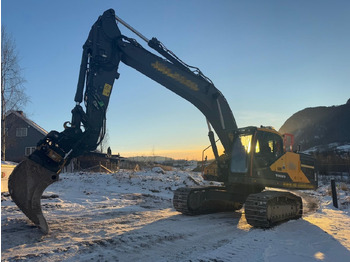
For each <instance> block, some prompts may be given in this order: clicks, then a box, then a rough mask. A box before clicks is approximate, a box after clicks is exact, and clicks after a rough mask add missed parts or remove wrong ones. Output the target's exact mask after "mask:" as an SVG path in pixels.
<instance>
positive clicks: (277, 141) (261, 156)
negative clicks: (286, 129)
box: [255, 131, 283, 167]
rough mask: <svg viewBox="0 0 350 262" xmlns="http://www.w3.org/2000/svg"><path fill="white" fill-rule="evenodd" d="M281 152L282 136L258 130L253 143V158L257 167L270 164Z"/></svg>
mask: <svg viewBox="0 0 350 262" xmlns="http://www.w3.org/2000/svg"><path fill="white" fill-rule="evenodd" d="M282 154H283V140H282V137H281V136H279V135H277V134H275V133H271V132H266V131H258V133H257V136H256V143H255V160H256V162H257V163H256V164H257V166H258V167H266V166H269V165H271V164H272V163H273V162H274V161H276V160H277V159H278V158H279V157H281V156H282Z"/></svg>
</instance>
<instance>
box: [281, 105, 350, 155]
mask: <svg viewBox="0 0 350 262" xmlns="http://www.w3.org/2000/svg"><path fill="white" fill-rule="evenodd" d="M279 132H281V133H282V134H283V133H291V134H293V135H294V138H295V140H294V147H295V148H294V149H296V147H297V146H298V145H301V149H302V150H307V149H309V148H311V147H315V146H321V145H328V144H331V143H338V144H339V145H343V144H349V143H350V99H349V100H348V101H347V103H346V104H344V105H340V106H330V107H325V106H320V107H313V108H306V109H304V110H301V111H299V112H297V113H295V114H294V115H292V116H291V117H290V118H289V119H288V120H287V121H286V122H285V123H284V124H283V125H282V127H281V128H280V130H279Z"/></svg>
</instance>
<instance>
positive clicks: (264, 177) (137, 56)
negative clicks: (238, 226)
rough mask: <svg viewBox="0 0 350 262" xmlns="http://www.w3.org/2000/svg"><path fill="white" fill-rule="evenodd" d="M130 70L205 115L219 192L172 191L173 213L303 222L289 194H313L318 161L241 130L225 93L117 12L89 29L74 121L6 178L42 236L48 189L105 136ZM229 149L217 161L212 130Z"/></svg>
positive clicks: (272, 134)
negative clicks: (118, 86)
mask: <svg viewBox="0 0 350 262" xmlns="http://www.w3.org/2000/svg"><path fill="white" fill-rule="evenodd" d="M118 22H119V23H120V24H123V25H124V26H126V27H127V28H128V29H130V30H131V31H133V32H134V33H136V34H137V35H138V36H139V37H140V38H141V39H143V40H145V41H146V42H147V44H148V46H149V47H151V48H152V49H153V50H155V51H156V52H157V53H158V55H155V54H153V53H152V52H150V51H148V50H146V49H145V48H143V47H142V46H141V45H140V44H139V43H138V42H137V41H136V40H135V39H132V38H129V37H126V36H125V35H122V34H121V31H120V30H119V27H118V24H119V23H118ZM120 62H122V63H123V64H125V65H127V66H130V67H132V68H134V69H136V70H137V71H139V72H140V73H142V74H144V75H145V76H147V77H149V78H151V79H153V80H154V81H156V82H158V83H159V84H161V85H163V86H164V87H166V88H167V89H169V90H171V91H172V92H174V93H175V94H177V95H179V96H181V97H182V98H184V99H186V100H187V101H189V102H190V103H192V104H193V105H194V106H195V107H197V108H198V109H199V110H200V111H201V112H202V113H203V114H204V116H205V117H206V119H207V123H208V127H209V133H208V135H209V140H210V143H211V146H212V149H213V153H214V155H215V159H216V163H217V176H216V180H217V181H220V182H222V183H221V186H203V187H185V188H179V189H177V190H176V191H175V192H174V198H173V205H174V208H175V209H176V210H177V211H179V212H181V213H183V214H186V215H199V214H204V213H210V212H220V211H227V210H235V209H240V208H241V207H242V206H243V205H244V206H245V217H246V219H247V222H248V223H249V224H251V225H252V226H255V227H265V228H268V227H271V226H273V225H275V224H278V223H280V222H282V221H287V220H289V219H297V218H300V217H301V216H302V201H301V198H300V197H298V196H296V195H295V194H292V193H290V192H286V191H280V190H275V191H271V190H265V188H267V187H274V188H282V189H315V188H316V187H317V176H316V172H315V161H314V159H313V158H311V157H310V156H308V155H305V154H302V153H296V152H292V151H290V150H288V148H287V147H286V140H287V138H288V135H285V136H283V135H281V134H279V133H278V132H277V131H275V130H274V129H273V128H270V127H245V128H238V127H237V124H236V121H235V118H234V116H233V114H232V111H231V109H230V107H229V104H228V103H227V101H226V99H225V97H224V96H223V95H222V93H221V92H220V91H219V90H218V89H217V88H216V87H215V86H214V84H213V82H212V81H211V80H210V79H209V78H208V77H206V76H205V75H204V74H203V73H202V72H201V71H200V70H199V69H198V68H197V67H192V66H189V65H188V64H186V63H184V62H183V61H182V60H180V59H179V58H178V57H177V56H176V55H175V54H174V53H173V52H171V51H170V50H168V49H167V48H166V47H165V46H164V45H163V44H162V43H161V42H160V41H159V40H157V39H156V38H152V39H150V40H149V39H147V38H146V37H144V36H143V35H142V34H140V33H139V32H138V31H136V30H135V29H134V28H132V27H131V26H130V25H128V24H127V23H126V22H124V21H123V20H122V19H120V18H119V17H117V16H116V14H115V12H114V10H113V9H109V10H107V11H105V12H104V13H103V15H101V16H100V17H99V18H98V20H97V21H96V22H95V23H94V24H93V26H92V27H91V30H90V33H89V36H88V38H87V40H86V42H85V44H84V45H83V53H82V60H81V66H80V72H79V78H78V84H77V89H76V94H75V98H74V101H75V103H76V105H75V107H74V108H73V110H72V117H71V121H69V122H66V123H64V125H63V126H64V130H63V131H62V132H58V131H51V132H49V133H48V134H47V135H46V137H44V138H43V139H42V140H40V141H39V142H38V144H37V148H36V150H35V151H34V152H33V153H32V154H31V155H30V156H29V157H28V158H26V159H25V160H24V161H22V162H21V163H20V164H19V165H17V167H16V168H15V170H14V171H13V173H12V175H11V176H10V179H9V192H10V195H11V197H12V199H13V201H14V202H15V203H16V204H17V206H18V207H19V208H20V209H21V210H22V211H23V213H24V214H25V215H26V216H27V217H28V218H29V219H30V220H31V221H32V222H33V223H34V224H35V225H37V226H38V227H39V228H40V229H41V230H42V232H43V233H48V232H49V226H48V224H47V221H46V219H45V217H44V215H43V212H42V209H41V196H42V194H43V192H44V190H45V189H46V188H47V187H48V186H49V185H50V184H52V183H54V182H56V181H58V180H59V174H60V172H61V171H62V169H63V167H64V166H66V165H68V164H69V162H70V161H71V159H73V158H75V157H77V156H79V155H82V154H84V153H85V152H88V151H92V150H95V149H96V147H97V146H98V145H99V143H100V142H101V141H102V139H103V137H104V134H105V130H106V128H105V127H106V112H107V107H108V103H109V99H110V96H111V93H112V88H113V84H114V80H115V79H118V77H119V73H118V66H119V63H120ZM213 130H214V131H215V133H216V134H217V136H218V137H219V139H220V142H221V144H222V146H223V148H224V154H222V155H219V153H218V149H217V146H216V142H215V137H214V131H213Z"/></svg>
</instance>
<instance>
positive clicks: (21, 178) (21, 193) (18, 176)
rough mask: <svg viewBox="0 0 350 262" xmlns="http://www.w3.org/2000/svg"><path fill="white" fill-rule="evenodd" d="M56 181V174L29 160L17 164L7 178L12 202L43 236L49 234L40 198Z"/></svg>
mask: <svg viewBox="0 0 350 262" xmlns="http://www.w3.org/2000/svg"><path fill="white" fill-rule="evenodd" d="M56 181H58V174H57V173H55V172H52V171H50V170H48V169H46V168H44V167H43V166H41V165H39V164H38V163H36V162H34V161H32V160H30V159H26V160H24V161H22V162H21V163H19V164H18V165H17V166H16V168H15V169H14V170H13V172H12V174H11V176H10V177H9V184H8V187H9V192H10V195H11V198H12V200H13V201H14V202H15V203H16V205H17V206H18V207H19V208H20V209H21V210H22V212H23V213H24V214H25V215H26V216H27V217H28V218H29V219H30V220H31V221H32V222H33V223H34V224H35V225H37V226H38V227H39V228H40V229H41V231H42V232H43V233H44V234H47V233H48V232H49V226H48V224H47V222H46V219H45V217H44V215H43V212H42V210H41V196H42V194H43V192H44V190H45V189H46V188H47V187H48V186H49V185H51V184H52V183H54V182H56Z"/></svg>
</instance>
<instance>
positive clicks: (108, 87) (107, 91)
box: [102, 83, 112, 96]
mask: <svg viewBox="0 0 350 262" xmlns="http://www.w3.org/2000/svg"><path fill="white" fill-rule="evenodd" d="M111 90H112V86H111V85H110V84H107V83H106V84H105V86H104V88H103V92H102V95H104V96H110V94H111Z"/></svg>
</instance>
